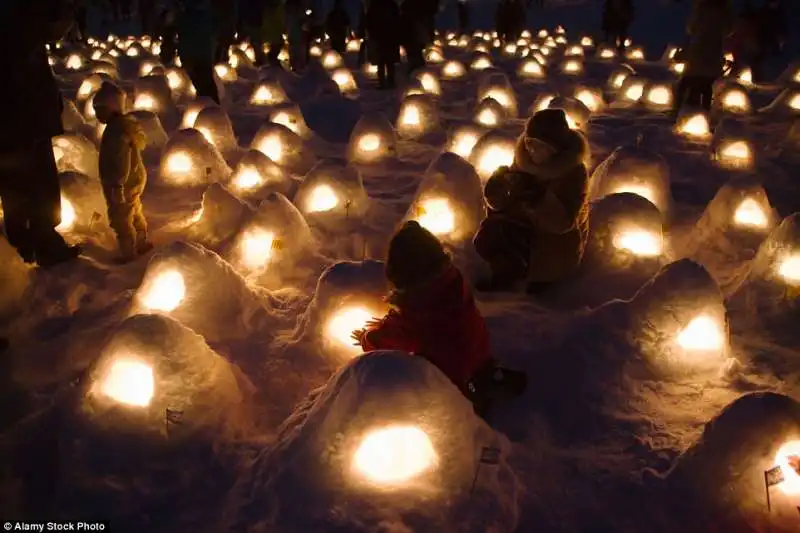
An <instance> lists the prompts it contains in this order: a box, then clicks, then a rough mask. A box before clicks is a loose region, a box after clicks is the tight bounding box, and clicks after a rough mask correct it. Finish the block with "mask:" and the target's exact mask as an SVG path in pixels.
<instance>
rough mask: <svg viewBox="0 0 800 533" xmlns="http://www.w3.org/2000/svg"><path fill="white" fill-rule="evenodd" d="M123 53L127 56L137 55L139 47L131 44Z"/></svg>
mask: <svg viewBox="0 0 800 533" xmlns="http://www.w3.org/2000/svg"><path fill="white" fill-rule="evenodd" d="M125 55H126V56H128V57H139V48H137V47H136V46H131V47H130V48H128V49H127V50H126V51H125Z"/></svg>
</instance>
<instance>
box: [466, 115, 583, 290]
mask: <svg viewBox="0 0 800 533" xmlns="http://www.w3.org/2000/svg"><path fill="white" fill-rule="evenodd" d="M588 158H589V144H588V142H587V141H586V139H585V138H584V137H583V135H582V134H581V133H579V132H577V131H573V130H571V129H570V128H569V125H568V124H567V118H566V114H565V113H564V111H563V110H562V109H545V110H542V111H539V112H537V113H536V114H535V115H533V116H532V117H531V118H530V119H528V122H527V124H526V126H525V132H524V133H523V134H522V135H521V136H520V138H519V140H518V141H517V148H516V153H515V156H514V163H513V164H512V165H511V167H500V168H499V169H498V170H497V171H496V172H495V173H494V175H492V177H491V178H490V179H489V181H488V182H487V183H486V187H485V188H484V198H485V201H486V204H487V206H488V210H489V213H488V216H487V217H486V219H485V220H484V221H483V223H482V224H481V227H480V229H479V230H478V233H477V234H476V235H475V248H476V251H477V252H478V254H479V255H480V256H481V257H482V258H483V259H484V260H485V261H486V262H488V263H489V266H490V267H491V271H492V275H491V278H490V279H489V280H486V281H485V282H483V283H480V284H479V286H478V289H479V290H485V291H502V290H514V289H516V287H517V286H518V284H520V283H521V282H523V281H526V280H527V281H528V291H529V292H532V293H533V292H537V291H538V290H540V289H544V288H546V287H548V286H549V285H550V284H552V283H553V282H556V281H558V280H561V279H563V278H565V277H566V276H569V275H570V274H571V273H572V272H573V271H574V270H575V269H576V268H577V267H578V265H580V262H581V260H582V259H583V252H584V249H585V247H586V241H587V239H588V233H589V204H588V200H587V192H588V191H587V188H588V175H587V170H586V165H587V161H588Z"/></svg>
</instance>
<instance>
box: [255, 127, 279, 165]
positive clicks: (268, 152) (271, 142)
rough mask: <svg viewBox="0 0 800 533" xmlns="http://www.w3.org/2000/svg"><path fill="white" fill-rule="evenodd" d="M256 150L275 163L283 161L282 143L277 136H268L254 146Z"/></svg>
mask: <svg viewBox="0 0 800 533" xmlns="http://www.w3.org/2000/svg"><path fill="white" fill-rule="evenodd" d="M256 150H258V151H259V152H261V153H262V154H264V155H265V156H267V157H269V158H270V159H271V160H272V161H274V162H275V163H280V162H281V160H282V159H283V143H282V142H281V139H280V137H278V135H277V134H273V135H268V136H267V137H264V139H262V140H261V142H260V143H259V144H258V146H256Z"/></svg>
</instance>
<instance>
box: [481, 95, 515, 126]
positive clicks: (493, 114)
mask: <svg viewBox="0 0 800 533" xmlns="http://www.w3.org/2000/svg"><path fill="white" fill-rule="evenodd" d="M474 120H475V122H476V123H477V124H480V125H481V126H483V127H486V128H498V127H501V126H503V125H504V124H505V123H506V122H507V121H508V114H507V113H506V110H505V108H504V107H503V106H502V105H500V103H499V102H498V101H497V100H495V99H494V98H491V97H487V98H484V99H483V100H481V101H480V102H479V103H478V105H477V107H476V108H475V114H474Z"/></svg>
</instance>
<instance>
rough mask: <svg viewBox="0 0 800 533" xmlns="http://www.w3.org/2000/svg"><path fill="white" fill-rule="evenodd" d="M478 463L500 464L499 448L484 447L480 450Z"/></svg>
mask: <svg viewBox="0 0 800 533" xmlns="http://www.w3.org/2000/svg"><path fill="white" fill-rule="evenodd" d="M480 462H481V463H482V464H485V465H496V464H500V448H494V447H490V446H484V447H483V449H482V450H481V458H480Z"/></svg>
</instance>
